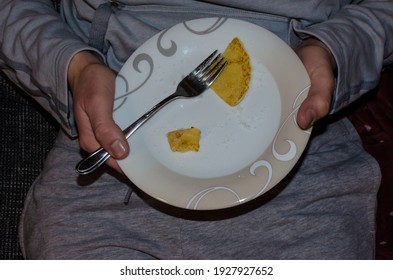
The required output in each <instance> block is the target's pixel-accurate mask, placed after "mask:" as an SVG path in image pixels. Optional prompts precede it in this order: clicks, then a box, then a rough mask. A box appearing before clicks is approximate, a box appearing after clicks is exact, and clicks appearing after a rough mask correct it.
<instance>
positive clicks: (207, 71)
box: [192, 50, 227, 86]
mask: <svg viewBox="0 0 393 280" xmlns="http://www.w3.org/2000/svg"><path fill="white" fill-rule="evenodd" d="M217 52H218V51H217V50H215V51H214V52H213V53H212V54H211V55H209V57H207V58H206V59H205V60H204V61H203V62H202V63H201V64H200V65H199V66H198V67H197V68H196V69H195V70H194V71H193V72H192V74H193V75H195V76H196V77H197V78H198V79H200V80H202V81H203V82H205V83H206V84H207V85H208V86H210V85H211V84H212V83H213V82H214V81H215V80H216V79H217V77H218V76H219V75H220V73H221V71H222V70H223V69H224V68H225V66H226V64H227V61H226V59H225V58H224V57H223V56H222V55H221V53H219V54H217Z"/></svg>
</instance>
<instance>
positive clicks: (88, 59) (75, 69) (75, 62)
mask: <svg viewBox="0 0 393 280" xmlns="http://www.w3.org/2000/svg"><path fill="white" fill-rule="evenodd" d="M91 64H103V61H102V59H101V57H100V56H99V55H98V54H96V53H94V52H91V51H80V52H78V53H76V54H75V55H74V56H73V57H72V59H71V61H70V64H69V66H68V71H67V82H68V84H69V85H70V87H71V88H72V86H73V85H74V84H75V82H76V80H77V78H78V77H80V76H81V75H80V73H82V71H83V70H84V69H85V68H86V67H87V66H89V65H91Z"/></svg>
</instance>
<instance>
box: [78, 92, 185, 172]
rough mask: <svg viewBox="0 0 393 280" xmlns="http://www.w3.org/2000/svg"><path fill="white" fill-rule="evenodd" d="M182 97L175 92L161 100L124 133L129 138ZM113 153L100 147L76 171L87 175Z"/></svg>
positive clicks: (83, 160)
mask: <svg viewBox="0 0 393 280" xmlns="http://www.w3.org/2000/svg"><path fill="white" fill-rule="evenodd" d="M178 97H180V96H179V95H178V94H176V93H174V94H172V95H170V96H168V97H166V98H165V99H163V100H162V101H161V102H159V103H157V104H156V105H155V106H154V107H153V108H151V109H150V110H149V111H147V112H146V113H145V114H144V115H143V116H141V117H140V118H139V119H137V120H136V121H135V122H133V123H132V124H131V125H130V126H128V127H127V128H125V129H124V130H123V133H124V135H125V137H126V139H128V138H129V137H130V136H131V135H132V134H133V133H134V132H135V131H136V130H137V129H138V128H139V127H141V126H142V125H143V124H144V123H145V122H146V121H147V120H148V119H150V118H151V117H152V116H153V115H154V114H155V113H157V112H158V111H159V110H160V109H161V108H163V107H164V106H165V105H167V104H168V103H169V102H171V101H173V100H175V99H176V98H178ZM110 157H111V155H110V154H109V153H108V152H107V151H105V150H104V148H102V147H100V148H99V149H97V150H96V151H94V152H93V153H91V154H90V155H89V156H87V157H86V158H84V159H82V160H81V161H80V162H79V163H78V164H77V165H76V167H75V169H76V171H78V173H79V174H82V175H85V174H89V173H91V172H93V171H94V170H96V169H97V168H98V167H100V166H101V165H102V164H103V163H104V162H106V161H107V160H108V159H109V158H110Z"/></svg>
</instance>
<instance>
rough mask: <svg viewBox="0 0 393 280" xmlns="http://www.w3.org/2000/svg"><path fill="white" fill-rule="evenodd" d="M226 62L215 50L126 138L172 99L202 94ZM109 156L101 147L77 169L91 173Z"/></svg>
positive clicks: (127, 133) (130, 131)
mask: <svg viewBox="0 0 393 280" xmlns="http://www.w3.org/2000/svg"><path fill="white" fill-rule="evenodd" d="M226 64H227V61H226V60H225V59H224V58H223V57H222V56H221V54H218V55H217V50H215V51H214V52H213V53H212V54H211V55H209V56H208V57H207V58H206V59H205V60H204V61H203V62H202V63H201V64H200V65H198V66H197V67H196V68H195V69H194V70H193V71H192V72H191V73H190V74H188V75H187V76H186V77H185V78H184V79H183V80H181V81H180V83H179V84H178V85H177V88H176V91H175V93H173V94H171V95H169V96H168V97H167V98H165V99H163V100H162V101H161V102H159V103H158V104H156V105H155V106H154V107H153V108H151V109H150V110H149V111H148V112H146V113H145V114H144V115H143V116H141V117H140V118H139V119H137V120H136V121H135V122H134V123H132V124H131V125H130V126H128V127H127V128H126V129H124V130H123V133H124V135H125V136H126V138H127V139H128V138H129V137H130V136H131V135H132V134H133V133H134V132H135V131H136V130H137V129H138V128H139V127H140V126H142V124H144V123H145V122H146V121H147V120H148V119H150V118H151V117H152V116H153V115H154V114H155V113H157V112H158V111H159V110H160V109H161V108H163V107H164V106H165V105H167V104H168V103H170V102H171V101H173V100H175V99H178V98H189V97H195V96H198V95H200V94H202V93H203V92H204V91H205V90H206V89H208V88H209V87H210V85H211V84H212V83H213V82H214V81H215V80H216V79H217V77H218V76H219V75H220V73H221V71H222V70H223V69H224V67H225V66H226ZM109 158H110V154H109V153H108V152H107V151H105V150H104V148H102V147H101V148H99V149H98V150H96V151H95V152H93V153H92V154H90V155H89V156H88V157H86V158H84V159H82V160H81V161H80V162H79V163H78V164H77V165H76V170H77V171H78V172H79V173H80V174H88V173H91V172H93V171H94V170H96V169H97V168H98V167H99V166H101V165H102V164H103V163H104V162H105V161H107V160H108V159H109Z"/></svg>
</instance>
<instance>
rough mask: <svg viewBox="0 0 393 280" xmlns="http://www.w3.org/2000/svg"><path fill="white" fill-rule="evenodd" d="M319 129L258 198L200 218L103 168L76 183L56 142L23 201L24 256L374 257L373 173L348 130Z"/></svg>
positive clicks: (69, 149) (72, 156)
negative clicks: (278, 180) (283, 175)
mask: <svg viewBox="0 0 393 280" xmlns="http://www.w3.org/2000/svg"><path fill="white" fill-rule="evenodd" d="M321 130H324V131H323V133H317V132H315V133H314V134H315V135H314V136H313V137H312V139H311V140H310V144H309V147H308V148H307V151H306V152H305V156H304V157H303V158H302V159H301V160H300V162H299V164H298V165H297V166H296V167H295V169H294V170H293V171H292V172H291V173H290V174H289V175H288V176H287V177H286V178H285V179H284V180H283V181H282V182H281V183H280V184H279V185H278V186H276V187H275V188H273V189H272V190H271V191H269V192H268V193H267V194H266V195H263V196H261V197H260V198H257V199H255V200H253V201H251V202H249V203H246V204H243V205H241V206H237V207H233V208H229V209H224V210H218V211H203V212H196V211H191V210H184V209H179V208H174V207H171V206H168V205H165V204H163V203H161V202H159V201H156V200H154V199H153V198H151V197H148V196H147V195H145V194H143V193H142V192H140V191H139V190H138V189H137V188H136V187H135V186H132V184H131V183H130V182H129V181H128V180H127V179H125V178H122V177H119V176H116V175H114V174H111V173H110V172H106V170H103V172H101V173H99V174H94V175H92V176H90V175H89V176H86V177H78V175H77V174H76V172H75V171H74V166H75V163H76V162H77V161H78V160H79V159H80V154H79V148H78V145H77V142H76V141H72V140H70V139H68V138H67V137H66V136H64V135H60V136H59V138H58V141H57V143H56V145H55V147H54V149H53V150H52V151H51V153H50V155H49V157H48V159H47V163H46V165H45V168H44V170H43V172H42V174H41V175H40V177H39V178H38V179H37V180H36V182H35V184H34V185H33V186H32V188H31V189H30V192H29V194H28V197H27V199H26V205H25V210H24V213H23V216H22V220H21V227H20V236H21V244H22V250H23V252H24V254H25V257H26V258H39V259H43V258H51V259H58V258H59V259H61V258H65V259H139V258H142V259H150V258H153V259H154V258H158V259H161V258H163V259H299V258H300V259H342V258H350V259H356V258H361V259H366V258H373V254H374V215H375V197H376V192H377V189H378V186H379V169H378V166H377V164H376V162H375V161H374V160H373V159H372V158H371V157H370V156H369V155H368V154H366V153H365V152H364V151H363V149H362V148H361V144H360V141H359V139H358V137H357V135H356V132H355V131H354V129H353V128H352V127H351V125H350V124H349V123H348V122H346V121H339V122H337V123H334V124H330V125H328V126H326V127H324V128H323V129H321ZM130 188H133V189H134V190H135V192H136V194H134V195H132V197H131V199H130V201H129V203H128V204H124V203H123V200H124V197H125V195H126V194H127V192H128V191H129V189H130Z"/></svg>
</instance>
